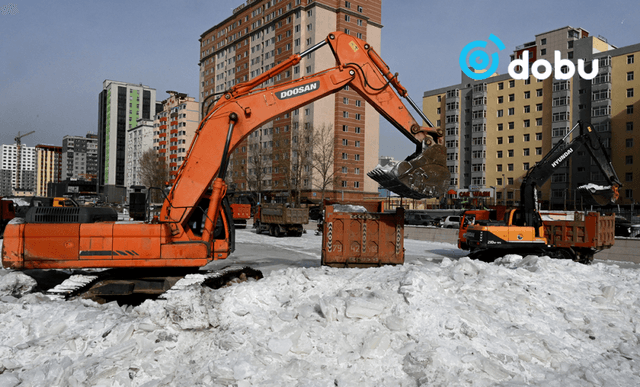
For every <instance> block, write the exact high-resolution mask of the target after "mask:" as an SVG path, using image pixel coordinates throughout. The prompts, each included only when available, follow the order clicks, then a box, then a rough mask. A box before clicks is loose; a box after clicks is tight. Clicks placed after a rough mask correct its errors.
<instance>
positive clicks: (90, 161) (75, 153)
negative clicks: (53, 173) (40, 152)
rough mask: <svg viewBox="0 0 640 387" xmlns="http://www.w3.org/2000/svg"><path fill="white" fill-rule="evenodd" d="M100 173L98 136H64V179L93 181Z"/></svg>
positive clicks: (93, 134) (92, 134)
mask: <svg viewBox="0 0 640 387" xmlns="http://www.w3.org/2000/svg"><path fill="white" fill-rule="evenodd" d="M97 175H98V136H97V135H96V134H95V133H87V135H86V136H85V137H81V136H64V137H63V138H62V180H84V181H92V180H95V179H96V178H97Z"/></svg>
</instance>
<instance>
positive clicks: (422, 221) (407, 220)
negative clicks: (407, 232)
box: [404, 211, 433, 226]
mask: <svg viewBox="0 0 640 387" xmlns="http://www.w3.org/2000/svg"><path fill="white" fill-rule="evenodd" d="M404 224H407V225H414V226H431V225H433V217H431V216H430V215H429V214H424V213H420V212H409V211H407V212H405V213H404Z"/></svg>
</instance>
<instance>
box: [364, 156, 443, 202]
mask: <svg viewBox="0 0 640 387" xmlns="http://www.w3.org/2000/svg"><path fill="white" fill-rule="evenodd" d="M446 152H447V150H446V148H445V147H444V146H443V145H432V146H430V147H427V148H425V149H424V150H423V151H422V152H421V153H418V155H417V156H416V155H415V154H414V155H411V156H409V158H407V159H406V160H404V161H401V162H399V163H397V164H395V165H393V166H385V167H378V168H376V169H374V170H372V171H371V172H369V173H368V174H367V175H368V176H369V177H370V178H372V179H373V180H375V181H377V182H378V183H379V184H380V185H381V186H383V187H384V188H386V189H388V190H389V191H391V192H394V193H396V194H398V195H400V196H402V197H406V198H411V199H424V198H433V197H440V196H443V195H444V194H445V193H446V192H447V187H448V186H449V178H450V173H449V169H448V168H447V161H446Z"/></svg>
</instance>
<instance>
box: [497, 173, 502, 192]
mask: <svg viewBox="0 0 640 387" xmlns="http://www.w3.org/2000/svg"><path fill="white" fill-rule="evenodd" d="M500 170H502V168H500ZM496 185H498V186H500V185H502V178H501V177H498V178H497V179H496ZM501 193H502V192H498V195H500V194H501ZM498 199H500V197H498Z"/></svg>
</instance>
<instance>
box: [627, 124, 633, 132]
mask: <svg viewBox="0 0 640 387" xmlns="http://www.w3.org/2000/svg"><path fill="white" fill-rule="evenodd" d="M632 131H633V122H627V132H632Z"/></svg>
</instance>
